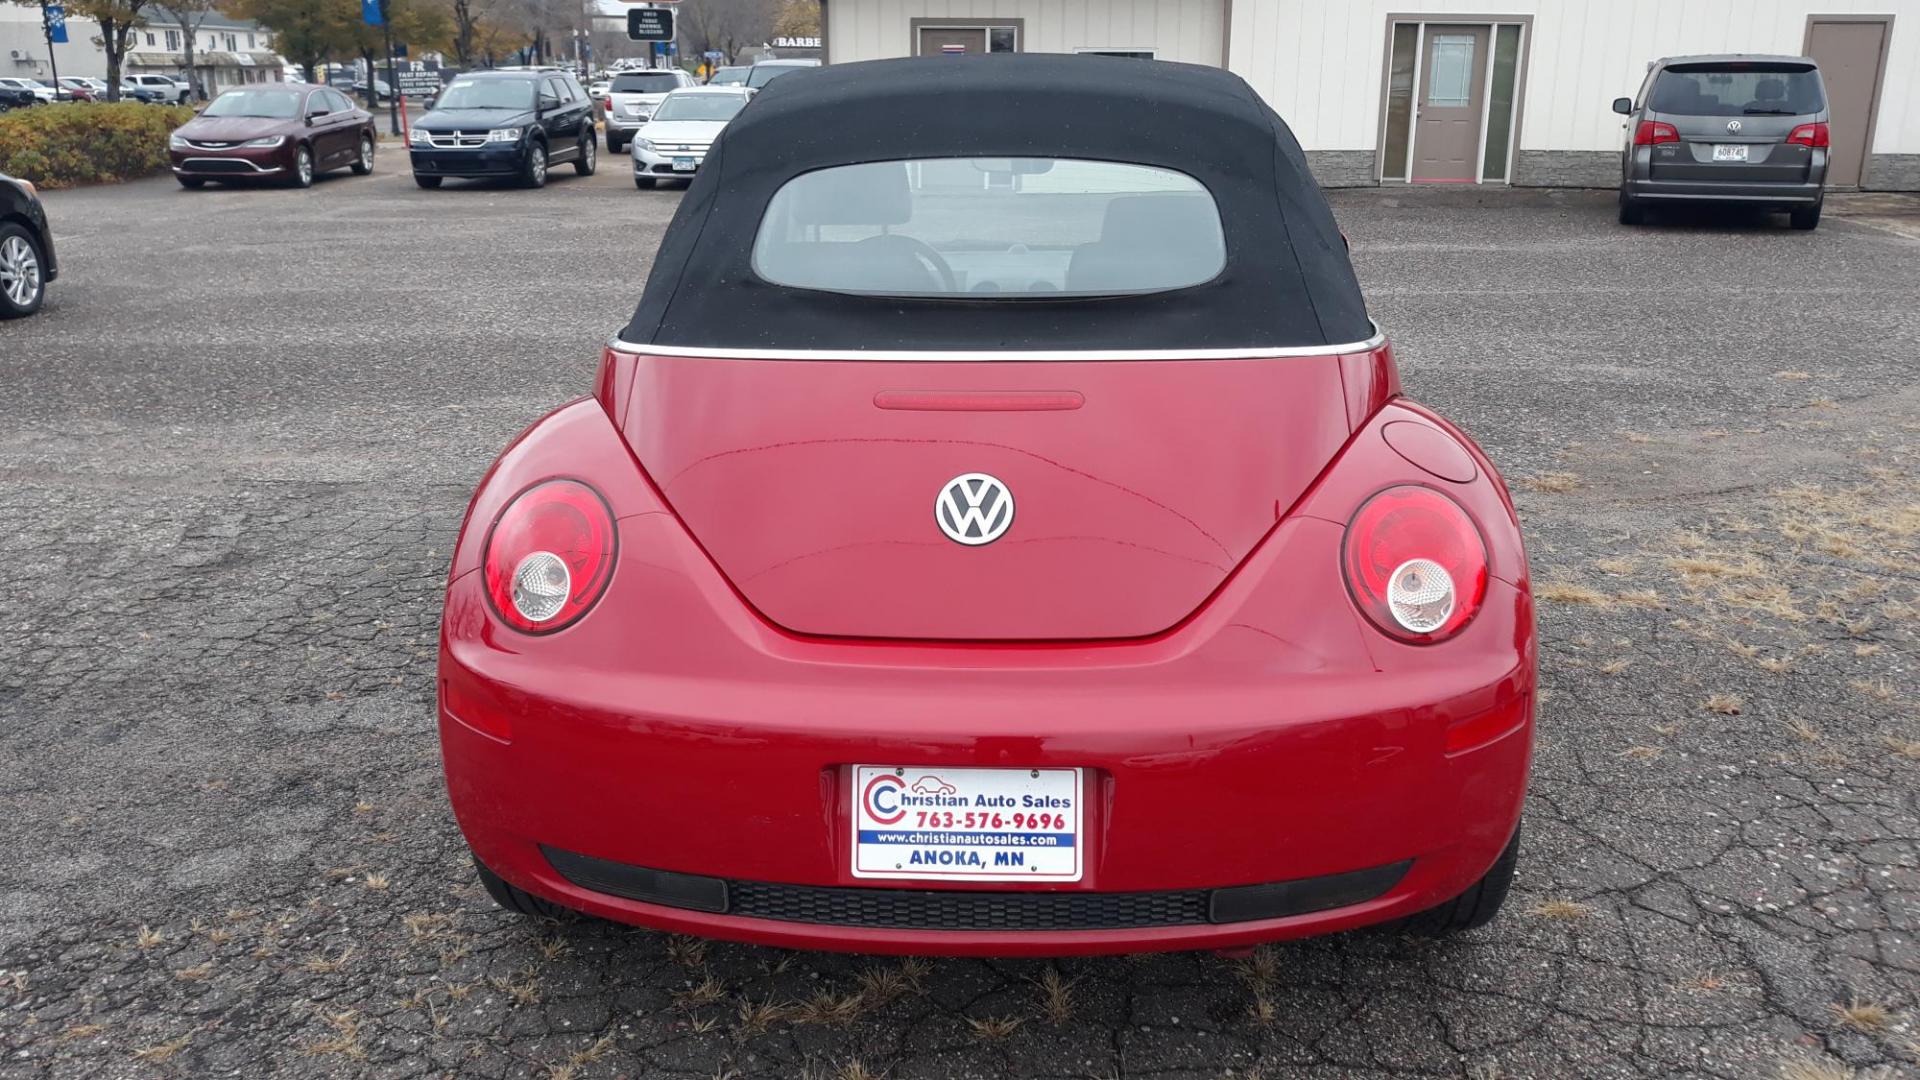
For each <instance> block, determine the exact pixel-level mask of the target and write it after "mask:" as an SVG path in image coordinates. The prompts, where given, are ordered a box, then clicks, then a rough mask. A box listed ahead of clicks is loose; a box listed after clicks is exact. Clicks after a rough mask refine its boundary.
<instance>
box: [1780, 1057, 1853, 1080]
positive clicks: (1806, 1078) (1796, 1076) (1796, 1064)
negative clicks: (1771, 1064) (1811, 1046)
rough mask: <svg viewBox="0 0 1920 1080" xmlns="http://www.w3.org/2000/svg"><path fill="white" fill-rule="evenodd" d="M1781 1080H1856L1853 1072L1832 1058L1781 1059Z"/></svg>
mask: <svg viewBox="0 0 1920 1080" xmlns="http://www.w3.org/2000/svg"><path fill="white" fill-rule="evenodd" d="M1780 1080H1854V1078H1853V1070H1852V1069H1849V1068H1847V1067H1846V1066H1845V1065H1842V1064H1840V1063H1839V1062H1837V1061H1835V1060H1833V1059H1832V1058H1830V1057H1817V1058H1811V1057H1788V1058H1782V1059H1780Z"/></svg>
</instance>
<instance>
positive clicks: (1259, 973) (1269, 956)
mask: <svg viewBox="0 0 1920 1080" xmlns="http://www.w3.org/2000/svg"><path fill="white" fill-rule="evenodd" d="M1233 973H1234V974H1235V975H1236V976H1238V977H1239V979H1240V981H1241V982H1243V983H1246V984H1247V986H1248V987H1250V988H1252V989H1254V990H1264V989H1266V988H1267V987H1269V986H1272V985H1273V982H1274V980H1275V979H1277V978H1279V977H1280V950H1278V949H1276V948H1274V947H1273V946H1271V945H1261V946H1259V947H1257V948H1255V949H1254V950H1253V952H1251V953H1248V954H1247V955H1246V956H1243V957H1241V958H1240V959H1238V960H1235V961H1234V962H1233Z"/></svg>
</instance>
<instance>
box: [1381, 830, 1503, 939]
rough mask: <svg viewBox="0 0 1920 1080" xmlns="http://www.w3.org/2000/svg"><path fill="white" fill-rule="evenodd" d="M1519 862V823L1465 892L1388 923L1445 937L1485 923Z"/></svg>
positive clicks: (1495, 912)
mask: <svg viewBox="0 0 1920 1080" xmlns="http://www.w3.org/2000/svg"><path fill="white" fill-rule="evenodd" d="M1519 863H1520V826H1519V825H1515V826H1514V827H1513V839H1511V840H1508V841H1507V847H1506V850H1504V851H1502V852H1501V853H1500V857H1499V858H1498V859H1496V860H1494V863H1493V868H1492V869H1490V870H1488V871H1487V872H1486V875H1485V876H1483V877H1482V878H1481V879H1480V880H1479V881H1476V882H1474V883H1473V885H1472V886H1471V887H1469V888H1468V889H1467V891H1466V892H1463V893H1461V894H1460V895H1459V896H1456V897H1454V898H1453V899H1451V900H1449V901H1447V902H1446V903H1444V904H1441V905H1439V906H1437V907H1431V908H1428V909H1427V910H1425V911H1422V912H1420V913H1418V914H1416V915H1409V916H1407V917H1406V918H1404V919H1401V920H1400V921H1399V922H1397V923H1393V924H1391V928H1392V929H1394V930H1398V931H1400V932H1401V933H1404V934H1414V935H1416V936H1419V937H1444V936H1446V935H1448V934H1457V933H1460V932H1462V931H1465V930H1476V929H1478V928H1480V927H1482V926H1485V925H1487V924H1488V923H1490V922H1492V921H1493V917H1494V916H1495V915H1498V914H1500V905H1501V904H1504V903H1505V902H1506V900H1507V892H1508V891H1509V890H1510V889H1512V888H1513V872H1514V868H1515V867H1517V866H1518V865H1519Z"/></svg>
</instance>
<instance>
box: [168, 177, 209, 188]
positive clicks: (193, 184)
mask: <svg viewBox="0 0 1920 1080" xmlns="http://www.w3.org/2000/svg"><path fill="white" fill-rule="evenodd" d="M174 179H175V180H178V181H180V186H181V187H183V188H192V189H194V190H196V191H197V190H199V189H200V188H203V187H206V186H207V182H206V181H205V180H203V179H201V178H200V177H198V176H176V177H174Z"/></svg>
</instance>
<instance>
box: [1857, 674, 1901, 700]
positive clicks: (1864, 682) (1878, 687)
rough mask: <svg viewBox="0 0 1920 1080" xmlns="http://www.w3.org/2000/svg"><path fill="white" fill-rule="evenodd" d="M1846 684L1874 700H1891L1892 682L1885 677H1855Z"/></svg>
mask: <svg viewBox="0 0 1920 1080" xmlns="http://www.w3.org/2000/svg"><path fill="white" fill-rule="evenodd" d="M1847 685H1848V686H1851V687H1853V688H1854V689H1855V690H1857V691H1859V692H1860V693H1862V694H1865V695H1867V696H1868V697H1870V698H1872V699H1873V700H1875V701H1892V700H1893V693H1894V692H1893V684H1892V683H1890V682H1888V681H1887V680H1885V679H1878V680H1875V679H1855V680H1853V681H1852V682H1850V683H1848V684H1847Z"/></svg>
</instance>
